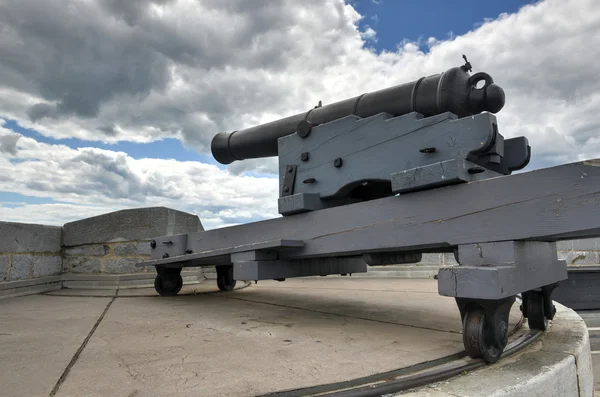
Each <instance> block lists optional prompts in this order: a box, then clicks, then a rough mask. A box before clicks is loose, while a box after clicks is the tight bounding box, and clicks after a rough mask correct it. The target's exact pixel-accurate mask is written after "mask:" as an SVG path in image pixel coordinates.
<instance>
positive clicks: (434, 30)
mask: <svg viewBox="0 0 600 397" xmlns="http://www.w3.org/2000/svg"><path fill="white" fill-rule="evenodd" d="M531 3H534V2H533V1H523V0H486V1H482V0H455V1H445V0H418V1H412V0H354V1H352V2H351V4H354V5H355V7H354V8H355V9H356V10H357V11H358V12H359V13H360V14H361V15H364V18H363V20H362V21H361V24H360V26H361V28H363V29H364V27H365V25H368V26H370V27H372V28H373V29H374V30H375V31H377V36H378V38H379V40H378V41H377V42H376V43H375V44H373V45H372V47H374V48H376V49H377V50H378V51H381V50H391V51H393V50H395V48H396V45H397V44H398V42H399V41H400V40H402V39H408V40H410V41H415V42H416V41H418V40H419V39H425V40H426V39H427V38H428V37H435V38H437V39H446V38H448V37H449V36H450V35H451V34H453V35H454V36H460V35H463V34H464V33H467V32H468V31H470V30H472V29H474V28H475V27H476V26H477V25H479V24H480V23H481V22H483V21H484V20H485V19H496V18H497V17H498V15H500V14H502V13H514V12H517V11H518V10H519V8H521V7H522V6H523V5H526V4H531ZM421 49H422V50H423V51H426V50H427V48H426V47H424V46H422V47H421Z"/></svg>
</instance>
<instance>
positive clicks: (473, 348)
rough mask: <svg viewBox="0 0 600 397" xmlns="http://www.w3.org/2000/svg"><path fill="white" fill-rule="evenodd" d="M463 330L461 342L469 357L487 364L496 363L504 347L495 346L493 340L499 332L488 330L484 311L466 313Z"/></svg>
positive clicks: (477, 310)
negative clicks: (481, 359)
mask: <svg viewBox="0 0 600 397" xmlns="http://www.w3.org/2000/svg"><path fill="white" fill-rule="evenodd" d="M463 328H464V334H463V342H464V346H465V350H466V352H467V354H468V355H469V356H470V357H472V358H483V359H484V360H485V361H486V362H488V363H494V362H496V361H498V359H499V358H500V355H501V354H502V350H503V349H504V346H502V347H499V346H497V345H496V343H495V339H496V335H497V333H498V332H501V330H488V326H487V321H486V317H485V311H484V310H483V309H482V308H480V309H476V310H472V311H469V312H468V313H467V315H466V316H465V320H464V325H463Z"/></svg>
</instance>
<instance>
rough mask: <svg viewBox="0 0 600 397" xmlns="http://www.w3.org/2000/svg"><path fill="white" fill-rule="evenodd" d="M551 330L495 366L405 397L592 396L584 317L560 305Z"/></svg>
mask: <svg viewBox="0 0 600 397" xmlns="http://www.w3.org/2000/svg"><path fill="white" fill-rule="evenodd" d="M556 308H557V313H556V316H555V318H554V321H552V325H551V326H550V328H549V329H548V330H547V331H546V332H545V333H544V335H543V336H542V337H540V338H539V339H538V340H537V341H536V342H534V343H533V344H532V345H531V346H529V347H528V348H526V349H524V350H522V351H520V352H518V353H516V354H514V355H512V356H509V357H506V358H505V359H501V360H500V361H499V362H498V363H496V364H494V365H489V366H486V367H485V368H483V369H480V370H476V371H473V372H471V373H467V374H464V375H461V376H458V377H456V378H453V379H450V380H448V381H444V382H439V383H434V384H430V385H428V386H425V387H421V388H418V389H414V390H411V391H408V392H402V393H399V394H393V395H392V396H403V397H467V396H469V397H473V396H486V397H492V396H493V397H508V396H511V397H513V396H560V397H593V395H594V375H593V370H592V356H591V351H590V339H589V333H588V329H587V327H586V324H585V322H584V320H583V319H582V318H581V317H580V316H579V315H578V314H577V313H576V312H575V311H574V310H572V309H569V308H567V307H565V306H563V305H561V304H558V303H556Z"/></svg>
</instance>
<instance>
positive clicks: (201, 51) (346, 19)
mask: <svg viewBox="0 0 600 397" xmlns="http://www.w3.org/2000/svg"><path fill="white" fill-rule="evenodd" d="M596 3H597V2H596V0H570V1H567V0H544V1H541V2H539V3H536V4H534V5H529V6H525V7H524V8H522V9H521V10H520V11H519V12H518V13H515V14H506V15H501V16H499V17H498V18H497V19H494V20H491V19H489V20H485V21H483V22H482V23H481V24H477V25H476V26H475V27H474V29H473V30H472V31H470V32H468V33H467V34H464V35H462V36H454V35H452V36H451V37H441V38H435V37H431V38H427V39H425V40H424V41H423V43H414V42H409V41H403V40H400V41H399V45H398V47H397V49H395V50H390V51H383V52H381V53H378V52H376V51H374V50H373V49H372V48H371V47H370V41H371V40H372V39H375V38H376V37H377V32H376V28H375V29H373V28H369V29H368V30H365V31H360V30H359V29H358V23H359V21H360V20H361V19H362V18H363V17H362V16H361V15H359V14H358V13H357V12H356V10H355V9H354V8H353V7H352V6H351V5H350V4H346V3H344V2H343V1H342V0H326V1H323V0H307V1H294V0H285V1H284V0H282V1H277V2H271V1H263V0H256V1H251V2H248V1H234V0H209V1H203V2H197V1H195V0H131V1H126V2H124V1H116V0H87V1H83V0H80V1H71V2H69V3H68V6H66V5H65V4H64V2H63V1H61V0H44V1H34V0H21V1H7V2H6V1H5V2H2V4H1V5H0V116H2V117H5V118H9V119H14V120H16V121H18V122H19V124H21V125H22V126H24V127H26V128H31V129H34V130H36V131H39V132H40V133H42V134H44V135H46V136H49V137H54V138H72V137H74V138H80V139H84V140H89V141H94V140H101V141H106V142H115V141H119V140H127V141H135V142H149V141H152V140H156V139H160V138H161V137H177V138H179V139H181V140H182V142H183V143H184V145H186V147H191V148H193V149H194V150H196V151H198V152H203V153H210V149H209V146H210V140H211V139H212V137H213V136H214V134H216V133H218V132H221V131H232V130H236V129H241V128H245V127H249V126H252V125H256V124H258V123H264V122H268V121H272V120H274V119H276V118H279V117H285V116H288V115H291V114H295V113H298V112H302V111H306V110H307V109H310V108H312V107H313V106H314V105H315V104H316V103H317V102H318V101H319V100H322V101H323V104H324V105H326V104H328V103H331V102H334V101H338V100H342V99H345V98H348V97H352V96H355V95H359V94H361V93H363V92H368V91H373V90H378V89H382V88H385V87H389V86H391V85H394V84H399V83H402V82H407V81H412V80H414V79H417V78H419V77H421V76H424V75H429V74H434V73H439V72H441V71H444V70H446V69H448V68H450V67H454V66H457V65H459V64H461V63H462V54H467V56H468V58H469V60H470V61H471V63H472V64H473V67H474V69H475V70H474V71H486V72H488V73H490V74H491V75H492V76H493V77H494V79H495V81H496V82H497V83H498V84H499V85H501V86H502V87H503V88H504V89H505V92H506V98H507V104H506V106H505V108H504V109H503V110H502V111H501V112H500V113H499V114H498V119H499V128H500V130H501V132H502V133H503V134H504V135H505V136H506V137H513V136H520V135H524V136H526V137H528V138H529V140H530V142H531V144H532V146H533V158H532V162H531V163H530V166H529V169H532V168H536V167H541V166H549V165H554V164H558V163H563V162H568V161H576V160H579V159H583V158H591V157H600V141H599V139H598V138H597V137H598V136H599V132H600V131H599V127H600V122H599V121H598V117H597V109H598V108H600V80H599V79H597V76H596V72H595V68H594V65H595V64H596V63H597V59H599V58H600V8H598V7H597V4H596ZM421 44H425V45H426V46H427V48H428V52H423V51H422V50H421V48H423V47H422V46H421ZM0 145H1V146H0V148H2V150H0V156H2V157H0V158H1V159H2V160H1V161H2V168H3V170H2V172H4V173H5V174H4V175H6V172H8V173H9V175H15V179H14V181H4V180H2V181H1V185H2V190H4V191H7V190H8V191H17V192H21V193H23V194H27V195H34V196H35V195H41V196H44V197H52V198H54V199H56V200H61V201H64V202H69V203H76V204H77V205H79V204H80V205H88V204H93V205H101V206H104V207H103V208H109V207H110V206H113V207H114V206H118V207H121V206H137V205H157V204H158V203H165V205H170V206H173V207H175V208H178V209H183V210H186V209H192V210H193V211H204V209H206V208H209V210H207V211H208V212H207V213H205V215H206V216H208V217H209V218H210V219H218V220H215V221H214V224H221V223H222V224H226V223H235V222H237V221H238V220H239V219H234V218H235V214H246V215H248V216H264V217H270V216H272V215H274V214H275V213H276V209H275V205H276V198H277V192H276V190H277V189H276V182H277V181H276V180H273V179H268V180H267V179H265V180H263V179H260V178H255V177H248V176H244V175H248V174H247V173H248V172H276V170H277V161H276V159H268V160H254V161H250V162H239V163H234V164H232V165H231V166H230V169H229V172H223V171H221V170H219V169H218V168H217V167H214V166H208V165H205V164H199V163H193V162H176V161H167V160H159V159H144V160H134V159H132V158H130V157H129V156H128V155H127V154H126V153H116V152H110V151H102V150H98V149H94V148H88V149H80V150H77V151H74V150H72V149H69V148H68V147H66V146H60V145H54V146H52V147H47V146H44V144H42V143H40V142H35V141H33V140H28V139H26V138H19V139H18V138H16V137H14V136H13V135H10V136H9V135H8V134H6V136H5V137H4V138H2V142H1V143H0ZM90 146H93V144H90ZM11 156H12V157H15V156H17V157H19V158H20V160H19V161H11V160H10V159H11V158H12V157H11ZM23 159H27V160H23ZM13 160H14V159H13ZM10 173H13V174H10ZM245 173H246V174H245ZM17 176H18V178H21V179H16V178H17ZM4 178H6V177H4ZM17 181H19V182H17ZM74 205H75V204H74ZM111 208H112V207H111ZM219 214H220V215H219ZM228 214H234V215H228ZM246 215H244V217H243V219H248V217H247V216H246ZM227 216H230V217H229V218H227ZM211 217H212V218H211ZM234 220H235V222H234ZM203 221H204V218H203ZM219 222H220V223H219Z"/></svg>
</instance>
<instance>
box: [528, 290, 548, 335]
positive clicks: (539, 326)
mask: <svg viewBox="0 0 600 397" xmlns="http://www.w3.org/2000/svg"><path fill="white" fill-rule="evenodd" d="M523 303H524V304H525V305H527V323H528V325H529V328H530V329H532V330H533V329H536V330H541V331H545V330H546V329H547V328H548V318H547V317H546V312H545V310H544V295H543V294H542V293H541V292H539V291H530V292H529V293H528V296H527V299H526V300H525V302H523Z"/></svg>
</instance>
